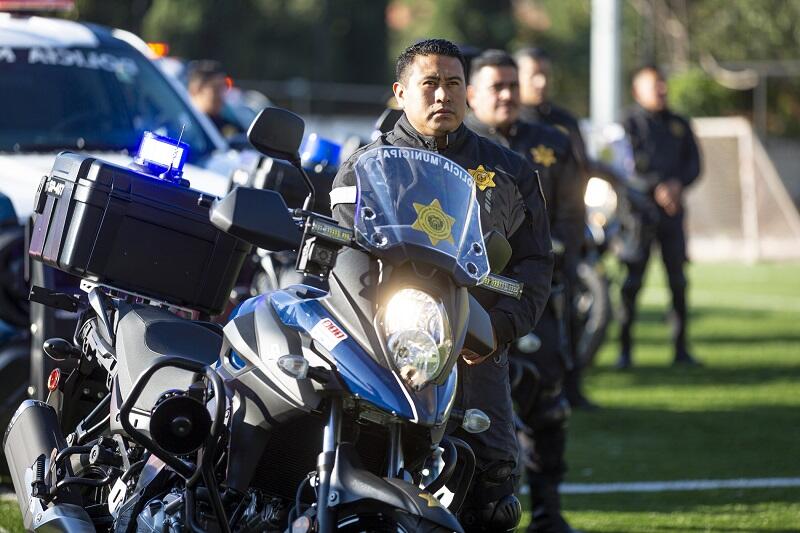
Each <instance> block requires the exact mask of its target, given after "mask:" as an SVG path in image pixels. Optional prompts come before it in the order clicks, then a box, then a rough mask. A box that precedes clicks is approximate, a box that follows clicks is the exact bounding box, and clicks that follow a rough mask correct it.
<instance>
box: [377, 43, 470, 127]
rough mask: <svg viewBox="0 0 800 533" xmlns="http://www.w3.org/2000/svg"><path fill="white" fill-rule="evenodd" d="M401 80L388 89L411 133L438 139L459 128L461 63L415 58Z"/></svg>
mask: <svg viewBox="0 0 800 533" xmlns="http://www.w3.org/2000/svg"><path fill="white" fill-rule="evenodd" d="M405 78H406V79H405V80H400V81H397V82H395V84H394V85H393V86H392V89H393V90H394V95H395V98H397V102H398V103H399V104H400V107H401V108H402V109H403V111H405V114H406V117H408V121H409V122H410V123H411V125H412V126H414V129H416V130H417V131H418V132H420V133H421V134H423V135H429V136H432V137H441V136H443V135H447V134H448V133H450V132H452V131H455V130H456V128H458V127H459V126H460V125H461V123H462V122H463V121H464V113H466V110H467V97H466V88H465V86H464V85H465V84H464V67H463V66H462V65H461V61H459V60H458V59H456V58H455V57H448V56H439V55H429V56H417V57H416V58H414V62H413V63H412V64H411V66H410V67H409V68H408V69H407V71H406V76H405Z"/></svg>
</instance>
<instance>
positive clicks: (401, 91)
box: [392, 81, 406, 109]
mask: <svg viewBox="0 0 800 533" xmlns="http://www.w3.org/2000/svg"><path fill="white" fill-rule="evenodd" d="M392 92H393V93H394V98H395V100H397V104H398V105H399V106H400V109H405V107H406V106H405V94H406V86H405V85H403V84H402V83H401V82H399V81H396V82H394V83H393V84H392Z"/></svg>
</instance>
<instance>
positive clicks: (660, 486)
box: [560, 477, 800, 494]
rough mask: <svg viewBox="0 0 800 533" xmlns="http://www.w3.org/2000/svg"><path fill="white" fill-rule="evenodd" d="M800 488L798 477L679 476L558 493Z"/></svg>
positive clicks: (570, 486) (567, 487) (571, 486)
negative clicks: (700, 477)
mask: <svg viewBox="0 0 800 533" xmlns="http://www.w3.org/2000/svg"><path fill="white" fill-rule="evenodd" d="M780 487H800V477H772V478H750V479H682V480H678V481H641V482H633V483H564V484H562V485H561V487H560V491H561V494H611V493H616V492H668V491H690V490H717V489H773V488H780Z"/></svg>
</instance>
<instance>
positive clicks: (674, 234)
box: [617, 65, 700, 369]
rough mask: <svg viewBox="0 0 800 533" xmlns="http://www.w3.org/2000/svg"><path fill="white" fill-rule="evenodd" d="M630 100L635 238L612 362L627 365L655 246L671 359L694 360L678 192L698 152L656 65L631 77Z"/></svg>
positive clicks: (695, 171) (692, 174)
mask: <svg viewBox="0 0 800 533" xmlns="http://www.w3.org/2000/svg"><path fill="white" fill-rule="evenodd" d="M632 91H633V98H634V100H635V101H636V104H635V105H634V106H633V108H632V109H631V110H630V112H629V113H628V116H627V118H626V119H625V122H624V126H625V131H626V132H627V134H628V137H629V139H630V142H631V146H632V148H633V157H634V161H635V167H636V176H635V178H634V179H633V180H632V181H631V183H629V186H630V188H631V193H630V194H631V195H632V196H636V197H639V198H641V200H640V201H639V202H629V203H630V205H631V212H630V216H632V217H633V218H634V219H635V220H636V222H637V223H638V225H639V226H640V228H639V231H637V232H636V235H638V239H637V242H635V243H633V249H632V251H631V253H628V254H626V257H625V258H624V259H625V266H626V267H627V276H626V278H625V282H624V283H623V286H622V298H621V300H622V311H623V316H622V320H621V330H620V342H621V350H620V356H619V361H618V362H617V367H618V368H621V369H624V368H628V367H630V366H631V364H632V348H633V339H632V335H631V332H632V331H631V330H632V328H633V323H634V321H635V319H636V296H637V295H638V294H639V289H641V287H642V281H643V279H644V274H645V270H646V267H647V262H648V260H649V258H650V249H651V247H652V244H653V242H654V241H658V243H659V246H660V248H661V260H662V261H663V262H664V266H665V268H666V271H667V279H668V281H669V289H670V292H671V293H672V314H671V318H672V322H673V324H672V325H673V329H672V331H673V348H674V359H673V361H674V363H675V364H689V365H696V364H698V362H697V361H696V360H695V359H694V358H693V357H692V355H691V354H690V353H689V351H688V349H687V346H686V321H687V306H686V275H685V274H684V263H686V260H687V255H686V233H685V231H684V228H683V224H684V213H685V209H684V205H683V197H684V191H685V190H686V188H687V187H688V186H689V185H691V184H692V183H694V181H695V180H696V179H697V177H698V176H699V175H700V152H699V150H698V148H697V143H696V141H695V138H694V135H693V134H692V130H691V128H690V127H689V123H688V122H687V121H686V119H684V118H683V117H680V116H678V115H676V114H675V113H673V112H672V111H670V110H669V108H668V107H667V85H666V82H665V80H664V77H663V76H662V74H661V72H660V71H659V69H658V68H657V67H655V66H653V65H647V66H644V67H642V68H640V69H638V70H637V71H636V72H635V73H634V76H633V85H632Z"/></svg>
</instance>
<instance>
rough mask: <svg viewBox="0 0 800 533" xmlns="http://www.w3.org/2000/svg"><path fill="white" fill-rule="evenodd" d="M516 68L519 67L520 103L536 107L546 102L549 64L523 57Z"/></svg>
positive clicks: (545, 61)
mask: <svg viewBox="0 0 800 533" xmlns="http://www.w3.org/2000/svg"><path fill="white" fill-rule="evenodd" d="M517 66H518V67H519V85H520V89H519V91H520V99H521V100H522V102H523V103H525V104H530V105H538V104H541V103H542V102H544V101H545V100H547V86H548V83H547V82H548V79H549V78H550V62H549V61H547V60H538V59H533V58H530V57H523V58H520V60H519V61H518V62H517Z"/></svg>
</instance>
